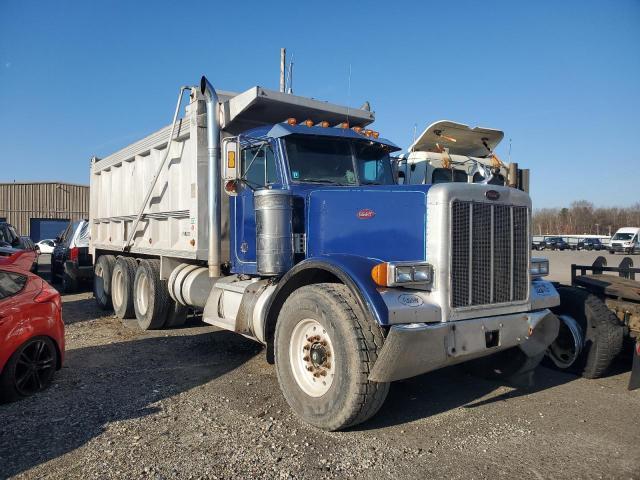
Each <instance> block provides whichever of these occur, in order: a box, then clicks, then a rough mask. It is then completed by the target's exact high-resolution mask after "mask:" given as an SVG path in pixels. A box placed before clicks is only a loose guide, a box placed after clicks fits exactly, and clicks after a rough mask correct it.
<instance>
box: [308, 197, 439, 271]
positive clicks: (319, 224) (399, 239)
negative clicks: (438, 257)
mask: <svg viewBox="0 0 640 480" xmlns="http://www.w3.org/2000/svg"><path fill="white" fill-rule="evenodd" d="M430 187H431V186H430V185H372V186H361V187H353V188H331V189H329V188H327V189H323V188H319V189H314V190H312V191H310V192H308V194H307V195H308V196H307V198H308V201H307V212H306V224H307V225H306V232H307V257H308V258H312V257H317V256H321V255H325V254H347V255H358V256H362V257H369V258H374V259H378V260H381V261H423V260H425V255H426V227H427V192H428V191H429V188H430Z"/></svg>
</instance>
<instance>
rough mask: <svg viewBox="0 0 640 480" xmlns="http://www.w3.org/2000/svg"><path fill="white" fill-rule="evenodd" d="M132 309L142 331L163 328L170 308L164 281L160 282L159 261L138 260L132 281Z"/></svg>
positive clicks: (169, 299)
mask: <svg viewBox="0 0 640 480" xmlns="http://www.w3.org/2000/svg"><path fill="white" fill-rule="evenodd" d="M133 291H134V302H133V305H134V309H135V312H136V319H137V320H138V325H139V326H140V328H141V329H142V330H157V329H159V328H162V327H163V326H164V323H165V321H166V319H167V315H168V312H169V307H170V306H171V298H170V297H169V290H168V289H167V282H166V280H160V261H159V260H155V259H154V260H140V263H139V265H138V268H137V270H136V276H135V280H134V286H133Z"/></svg>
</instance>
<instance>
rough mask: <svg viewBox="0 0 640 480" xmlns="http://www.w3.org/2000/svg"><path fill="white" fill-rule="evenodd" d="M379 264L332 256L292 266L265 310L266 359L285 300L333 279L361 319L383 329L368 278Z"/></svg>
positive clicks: (384, 317) (379, 302)
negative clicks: (349, 296) (341, 285)
mask: <svg viewBox="0 0 640 480" xmlns="http://www.w3.org/2000/svg"><path fill="white" fill-rule="evenodd" d="M380 262H381V260H378V259H375V258H368V257H360V256H357V255H346V254H332V255H322V256H318V257H312V258H308V259H306V260H303V261H302V262H300V263H298V264H296V265H295V266H294V267H293V268H292V269H291V270H289V271H288V272H287V273H286V274H285V275H284V276H283V277H282V279H280V281H279V282H278V285H277V287H276V290H275V291H274V292H273V294H272V295H271V297H270V298H269V304H268V305H267V307H266V312H267V314H266V315H265V318H264V324H263V331H264V332H265V340H266V341H267V345H268V350H269V351H268V352H267V358H268V359H269V360H271V357H272V355H271V352H270V351H271V350H272V345H273V342H272V340H273V333H274V331H275V323H276V320H277V315H278V313H279V311H280V308H281V307H282V304H283V303H284V301H285V300H286V298H287V297H288V296H289V294H290V293H291V292H292V291H293V290H296V289H297V288H300V287H302V286H305V285H310V284H313V283H321V282H322V281H324V280H325V279H335V278H337V279H338V280H340V281H341V282H342V283H344V284H345V285H346V286H347V287H348V288H349V290H350V291H351V293H353V296H354V297H355V298H356V300H357V302H358V305H359V306H360V308H361V309H362V311H363V312H364V314H365V315H368V316H369V318H371V319H373V320H375V321H376V322H377V323H378V324H379V325H383V326H384V325H387V324H388V317H389V311H388V309H387V306H386V304H385V302H384V301H383V299H382V296H381V295H380V293H379V292H378V290H377V288H376V286H375V284H374V283H373V280H372V278H371V269H372V268H373V267H374V266H375V265H376V264H378V263H380ZM305 273H308V274H310V276H309V275H305ZM323 273H324V277H323Z"/></svg>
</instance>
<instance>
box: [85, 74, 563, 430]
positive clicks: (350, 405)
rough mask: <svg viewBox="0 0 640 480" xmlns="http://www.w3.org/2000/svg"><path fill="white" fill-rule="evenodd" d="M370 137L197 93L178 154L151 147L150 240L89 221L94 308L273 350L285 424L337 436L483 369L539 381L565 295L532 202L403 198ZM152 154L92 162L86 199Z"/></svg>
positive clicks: (387, 150)
mask: <svg viewBox="0 0 640 480" xmlns="http://www.w3.org/2000/svg"><path fill="white" fill-rule="evenodd" d="M205 107H206V108H205ZM274 119H275V121H274ZM373 119H374V117H373V114H372V113H371V112H369V111H364V110H358V109H350V108H346V107H342V106H337V105H332V104H327V103H324V102H319V101H316V100H311V99H303V98H301V97H294V96H288V95H286V94H283V93H278V92H272V91H268V90H264V89H261V88H260V87H258V88H257V89H252V90H251V91H247V92H245V93H243V94H239V95H238V94H226V93H225V95H224V97H223V96H222V95H217V94H216V91H215V89H214V87H213V86H212V85H211V84H210V83H209V82H208V81H207V80H206V79H205V78H204V77H203V79H202V81H201V85H200V88H199V89H197V90H195V89H194V90H193V91H192V92H191V103H190V105H189V108H188V112H187V115H186V117H185V119H183V120H182V123H181V125H188V126H189V127H188V128H189V129H190V131H189V132H186V131H182V133H180V132H179V133H178V134H177V138H178V139H181V140H180V142H182V144H181V145H178V146H175V147H172V145H171V138H172V137H173V133H171V135H169V134H168V132H169V129H165V131H166V132H167V133H165V134H162V135H160V134H159V133H158V136H157V138H155V142H156V144H158V145H161V146H162V147H161V148H167V149H168V151H169V153H168V154H167V155H166V156H167V157H170V158H172V160H171V161H170V162H169V163H168V165H169V166H168V167H165V166H164V164H163V163H162V162H159V161H156V164H155V165H156V166H158V165H159V169H158V172H163V171H164V170H163V169H166V168H174V169H176V171H174V172H173V173H167V172H165V173H162V174H160V173H159V175H160V176H162V175H166V176H165V177H162V178H163V180H162V181H161V182H160V184H159V185H157V186H155V187H154V186H153V185H152V186H151V188H150V191H153V192H154V194H155V195H147V197H143V196H142V195H140V198H142V199H143V204H142V209H141V212H146V213H141V214H140V215H138V217H139V218H138V220H140V223H141V224H142V223H143V222H144V223H145V224H144V225H141V226H140V227H137V225H138V223H137V222H138V220H136V217H135V215H129V216H126V215H124V213H125V212H117V211H114V212H112V214H113V216H109V215H108V213H109V212H106V211H105V212H102V213H96V215H92V217H93V220H92V221H93V224H94V227H95V230H94V232H93V235H92V242H94V244H93V248H94V250H95V253H94V258H97V261H96V288H95V293H96V299H97V300H98V303H99V304H100V305H101V306H103V307H106V308H109V304H108V303H107V302H110V301H111V302H112V303H113V307H114V309H115V310H116V313H118V312H120V313H119V315H120V316H121V317H122V318H125V317H127V315H129V316H130V315H132V312H131V310H133V311H135V316H136V318H137V319H138V323H139V324H140V326H141V327H142V328H162V326H163V325H164V326H167V325H169V326H175V325H176V315H178V314H179V315H180V316H181V315H183V312H182V311H181V309H184V308H187V307H190V308H195V309H200V310H201V311H202V319H203V321H204V322H207V323H210V324H212V325H215V326H217V327H220V328H223V329H227V330H231V331H235V332H237V333H239V334H242V335H244V336H246V337H248V338H251V339H253V340H256V341H258V342H260V343H262V344H264V345H265V346H266V349H265V351H266V354H267V359H268V360H269V361H270V362H273V363H275V367H276V372H277V376H278V381H279V384H280V387H281V390H282V392H283V395H284V397H285V399H286V400H287V402H288V403H289V405H290V406H291V408H292V409H293V410H294V411H295V412H296V413H297V414H298V415H299V416H300V417H301V418H302V419H304V420H305V421H307V422H309V423H311V424H313V425H315V426H317V427H319V428H323V429H327V430H338V429H342V428H346V427H348V426H352V425H355V424H358V423H360V422H363V421H365V420H367V419H368V418H370V417H371V416H372V415H374V414H375V413H376V412H377V411H378V410H379V408H380V407H381V405H382V404H383V402H384V400H385V398H386V395H387V392H388V389H389V384H390V382H392V381H394V380H400V379H404V378H408V377H412V376H415V375H420V374H422V373H425V372H429V371H432V370H435V369H438V368H442V367H445V366H448V365H453V364H457V363H461V362H465V361H469V360H478V359H482V358H486V360H485V361H486V362H488V363H489V364H490V365H492V366H493V367H494V368H493V370H494V371H501V372H509V373H514V374H515V373H521V372H526V371H531V369H532V368H534V367H535V366H536V365H537V363H538V362H539V361H540V359H541V358H542V356H543V355H544V352H545V351H546V349H547V346H548V345H549V344H550V343H551V342H552V341H553V340H554V339H555V337H556V335H557V331H558V320H557V318H556V317H555V316H554V315H553V314H552V313H551V312H550V310H549V308H550V307H552V306H555V305H557V304H558V295H557V292H556V291H555V289H554V287H553V285H552V284H551V283H549V282H546V281H544V279H543V277H544V276H545V275H546V274H547V273H548V262H546V261H543V260H539V259H532V258H531V257H530V248H529V246H530V241H531V234H530V224H531V201H530V198H529V196H528V195H527V194H526V193H525V192H522V191H520V190H517V189H513V188H508V187H504V186H499V185H490V184H468V183H464V184H463V183H442V184H437V185H433V184H405V185H398V184H397V183H396V182H395V179H394V175H393V172H392V162H391V159H390V155H391V154H392V153H394V152H396V151H398V150H399V147H398V146H396V145H395V144H394V143H393V142H391V141H389V140H386V139H384V138H382V137H381V136H380V135H379V133H378V132H376V131H373V130H370V129H369V128H368V125H369V124H370V123H371V122H372V121H373ZM174 123H175V122H174ZM245 127H248V128H245ZM167 139H168V141H167ZM150 143H151V141H150V140H149V141H144V142H139V144H137V145H134V146H132V147H131V149H130V150H128V151H126V152H118V153H116V154H114V155H113V156H112V157H107V158H106V159H104V160H100V161H98V160H94V164H93V166H92V189H93V188H94V184H95V186H96V188H97V190H95V192H96V193H94V192H92V199H93V198H94V196H93V195H96V198H98V196H99V195H100V194H99V193H97V192H99V191H101V190H105V191H106V190H109V188H113V185H115V184H116V183H115V182H114V179H117V178H129V177H127V175H128V174H129V172H128V171H124V172H122V177H118V175H121V174H120V173H119V172H117V171H115V173H114V169H115V167H116V166H118V165H120V166H121V167H122V168H127V169H131V168H132V167H131V165H129V166H128V165H127V163H129V164H133V163H136V162H138V164H139V165H141V166H140V167H138V170H140V169H141V168H143V165H144V162H145V158H147V155H146V154H145V152H146V151H145V150H144V149H148V148H149V147H148V146H149V144H150ZM159 148H160V147H159ZM155 156H156V160H158V158H160V157H159V155H158V154H155ZM101 162H105V163H104V164H103V165H100V163H101ZM189 162H193V165H194V168H193V169H187V170H185V168H186V167H187V166H188V165H190V163H189ZM181 164H182V167H181V166H180V165H181ZM205 166H206V168H205ZM133 172H134V170H133V169H132V170H131V173H130V174H131V175H135V173H133ZM114 175H115V176H114ZM101 176H104V177H103V178H100V177H101ZM150 177H152V176H151V175H149V174H146V175H143V176H142V178H146V179H148V178H150ZM156 177H157V176H156ZM172 178H173V180H172ZM203 178H204V179H207V181H203ZM165 179H166V182H165ZM154 181H155V180H154ZM172 181H173V182H175V183H176V184H177V185H178V186H179V188H176V189H172V187H171V182H172ZM166 192H170V193H166ZM164 195H169V199H168V200H167V204H166V205H163V202H164V201H165V200H163V199H162V197H163V196H164ZM183 197H184V201H183V204H180V205H179V203H180V201H181V199H183ZM149 198H153V199H154V200H153V202H148V199H149ZM133 203H135V202H127V205H129V204H133ZM189 206H190V207H189ZM187 207H189V209H188V208H187ZM109 208H111V207H109ZM127 208H128V207H127ZM185 210H188V211H185ZM92 211H93V207H92ZM116 214H118V215H116ZM167 218H168V219H169V220H170V222H168V223H167V222H166V221H165V220H164V219H167ZM157 220H162V221H157ZM154 222H156V223H154ZM163 222H164V223H163ZM171 222H173V224H175V225H176V226H179V228H178V233H177V234H175V233H172V232H173V230H171V229H172V228H173V227H172V223H171ZM121 224H123V225H121ZM124 224H126V225H124ZM163 228H164V229H165V230H163ZM163 231H164V232H165V233H166V235H165V237H164V238H163V237H162V232H163ZM114 239H115V240H114ZM129 240H131V241H129ZM156 242H158V243H157V249H156V250H154V249H153V248H150V245H151V246H153V245H154V244H156ZM167 242H174V243H173V244H168V243H167ZM118 245H119V247H120V248H119V252H118V253H116V250H117V249H116V248H114V247H116V246H118ZM171 245H174V246H171ZM177 246H180V248H181V249H182V250H179V249H178V247H177ZM116 255H117V259H116ZM154 255H155V256H157V260H155V259H153V258H150V257H152V256H154ZM101 258H102V260H100V259H101ZM114 262H115V263H114ZM118 262H119V263H118ZM124 280H127V281H124ZM153 289H167V290H168V292H169V294H170V296H171V303H170V304H169V303H167V304H166V305H164V306H162V305H161V307H158V305H157V303H158V301H157V300H156V303H153V301H151V302H150V301H148V300H150V299H151V298H155V299H159V298H161V297H162V295H160V293H154V290H153ZM163 291H164V290H163ZM158 292H159V290H158ZM145 299H146V300H145ZM127 302H131V303H127ZM131 305H132V306H131ZM129 307H130V310H129V311H127V308H129ZM181 318H182V317H181ZM182 321H183V320H182ZM178 323H180V322H178Z"/></svg>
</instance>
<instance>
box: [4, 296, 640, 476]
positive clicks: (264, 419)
mask: <svg viewBox="0 0 640 480" xmlns="http://www.w3.org/2000/svg"><path fill="white" fill-rule="evenodd" d="M64 318H65V322H66V324H67V358H66V363H65V366H64V368H63V369H62V370H61V371H60V372H58V375H57V376H56V378H55V382H54V384H53V386H52V387H51V388H50V389H48V390H47V391H45V392H43V393H42V394H40V395H37V396H36V397H33V398H30V399H27V400H24V401H21V402H17V403H13V404H9V405H0V477H2V478H4V477H12V476H16V477H17V478H65V479H66V478H153V479H169V478H194V479H200V478H203V479H216V478H265V479H273V478H276V479H289V478H300V479H302V478H314V479H321V478H394V479H395V478H425V477H435V478H440V477H447V478H492V479H493V478H536V479H540V478H572V479H573V478H640V455H639V449H640V427H639V426H640V391H635V392H628V391H627V390H626V384H627V382H628V379H629V372H628V362H626V361H620V362H619V363H618V364H617V365H616V366H615V369H614V372H613V373H612V374H611V375H610V376H608V377H607V378H604V379H600V380H590V381H589V380H583V379H581V378H577V377H575V376H572V375H567V374H561V373H557V372H554V371H551V370H548V369H546V368H543V367H541V368H539V370H538V371H537V373H536V377H537V378H536V385H535V386H534V387H531V388H516V387H513V386H510V385H504V384H500V383H496V382H489V381H486V380H481V379H478V378H475V377H473V376H470V375H468V374H466V373H464V371H463V370H462V369H460V368H449V369H445V370H441V371H438V372H433V373H429V374H426V375H422V376H420V377H417V378H414V379H410V380H406V381H401V382H396V383H394V384H393V385H392V387H391V392H390V395H389V398H388V400H387V402H386V403H385V405H384V406H383V408H382V410H381V411H380V412H379V413H378V415H377V416H376V417H374V418H373V419H372V420H371V421H369V422H367V423H366V424H364V425H360V426H358V427H356V428H353V429H351V430H349V431H345V432H339V433H327V432H322V431H319V430H316V429H314V428H312V427H310V426H307V425H305V424H304V423H302V422H301V421H300V420H298V418H297V417H295V416H294V415H293V414H292V413H291V411H290V410H289V408H288V406H287V404H286V402H285V401H284V399H283V398H282V395H281V394H280V391H279V388H278V385H277V380H276V375H275V371H274V368H273V367H272V366H270V365H268V364H267V363H266V361H265V356H264V354H263V351H262V348H261V347H260V346H259V345H257V344H255V343H253V342H251V341H249V340H246V339H244V338H243V337H241V336H239V335H234V334H231V333H228V332H224V331H219V330H217V329H215V328H213V327H209V326H204V325H203V324H202V323H199V322H198V320H197V319H193V320H192V321H191V322H190V323H189V324H188V325H187V326H186V327H185V328H181V329H175V330H168V331H158V332H141V331H138V330H136V329H135V328H134V327H133V326H131V325H124V324H123V323H122V322H121V321H120V320H118V319H115V318H112V317H110V316H104V312H102V311H100V310H98V309H97V308H96V307H95V306H94V303H93V299H92V298H91V294H89V293H80V294H75V295H67V296H65V297H64Z"/></svg>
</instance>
